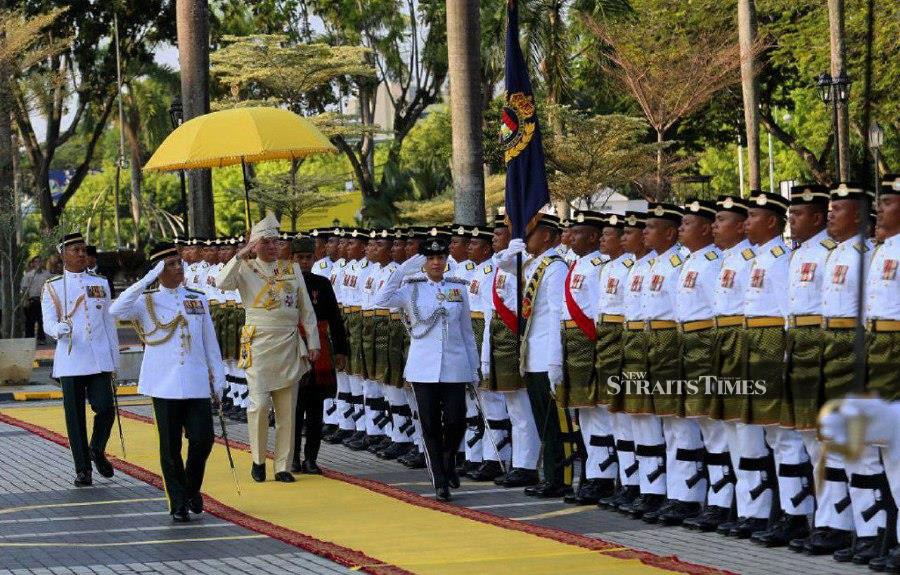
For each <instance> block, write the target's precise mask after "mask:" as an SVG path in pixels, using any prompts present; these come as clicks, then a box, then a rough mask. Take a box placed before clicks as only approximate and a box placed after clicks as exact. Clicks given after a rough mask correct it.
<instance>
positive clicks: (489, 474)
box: [469, 460, 503, 481]
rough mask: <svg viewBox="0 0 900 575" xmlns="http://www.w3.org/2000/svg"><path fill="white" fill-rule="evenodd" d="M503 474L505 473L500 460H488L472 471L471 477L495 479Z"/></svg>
mask: <svg viewBox="0 0 900 575" xmlns="http://www.w3.org/2000/svg"><path fill="white" fill-rule="evenodd" d="M501 475H503V469H502V468H501V467H500V462H499V461H490V460H488V461H485V462H484V463H482V464H481V465H480V466H479V467H478V469H476V470H475V471H474V472H472V473H470V474H469V479H471V480H472V481H493V480H494V479H496V478H497V477H499V476H501Z"/></svg>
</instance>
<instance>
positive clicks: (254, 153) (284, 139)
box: [144, 108, 337, 226]
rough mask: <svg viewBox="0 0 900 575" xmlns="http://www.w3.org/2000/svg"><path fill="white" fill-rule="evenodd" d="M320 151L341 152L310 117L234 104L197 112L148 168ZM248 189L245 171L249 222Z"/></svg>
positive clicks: (208, 165) (207, 165)
mask: <svg viewBox="0 0 900 575" xmlns="http://www.w3.org/2000/svg"><path fill="white" fill-rule="evenodd" d="M322 152H332V153H333V152H337V148H335V147H334V146H333V145H332V144H331V142H330V141H328V138H326V137H325V135H324V134H322V132H320V131H319V129H318V128H316V127H315V126H314V125H313V124H312V122H310V121H309V120H307V119H305V118H302V117H300V116H298V115H297V114H295V113H293V112H291V111H289V110H282V109H279V108H234V109H231V110H222V111H220V112H213V113H211V114H205V115H203V116H198V117H196V118H193V119H191V120H188V121H187V122H185V123H184V124H182V125H181V126H178V128H176V129H175V130H174V131H173V132H172V133H171V134H169V136H168V137H167V138H166V139H165V141H163V143H162V144H160V146H159V148H157V149H156V152H154V153H153V156H152V157H151V158H150V160H149V161H148V162H147V163H146V164H145V165H144V170H157V171H176V170H192V169H198V168H220V167H222V166H231V165H234V164H241V165H242V166H244V165H245V164H246V163H248V162H249V163H254V162H262V161H267V160H296V159H299V158H303V157H305V156H308V155H310V154H318V153H322ZM248 192H249V182H248V180H247V174H246V169H245V170H244V200H245V204H246V205H245V217H246V219H247V225H248V226H249V225H250V198H249V195H248Z"/></svg>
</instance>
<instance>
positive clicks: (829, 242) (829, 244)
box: [819, 238, 837, 250]
mask: <svg viewBox="0 0 900 575" xmlns="http://www.w3.org/2000/svg"><path fill="white" fill-rule="evenodd" d="M819 244H821V245H822V247H823V248H825V249H828V250H833V249H834V248H836V247H837V242H835V241H834V240H833V239H831V238H825V239H824V240H822V241H821V242H819Z"/></svg>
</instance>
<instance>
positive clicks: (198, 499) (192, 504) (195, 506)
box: [187, 493, 203, 515]
mask: <svg viewBox="0 0 900 575" xmlns="http://www.w3.org/2000/svg"><path fill="white" fill-rule="evenodd" d="M187 506H188V509H190V510H191V513H196V514H197V515H200V514H201V513H203V495H201V494H200V493H198V494H197V495H194V496H193V497H191V498H190V499H188V503H187Z"/></svg>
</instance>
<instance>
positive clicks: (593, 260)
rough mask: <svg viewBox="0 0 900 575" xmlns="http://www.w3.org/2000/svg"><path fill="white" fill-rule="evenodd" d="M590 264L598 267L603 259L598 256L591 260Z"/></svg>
mask: <svg viewBox="0 0 900 575" xmlns="http://www.w3.org/2000/svg"><path fill="white" fill-rule="evenodd" d="M591 263H592V264H594V265H595V266H599V265H600V264H602V263H603V258H601V257H599V256H598V257H596V258H594V259H592V260H591Z"/></svg>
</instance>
